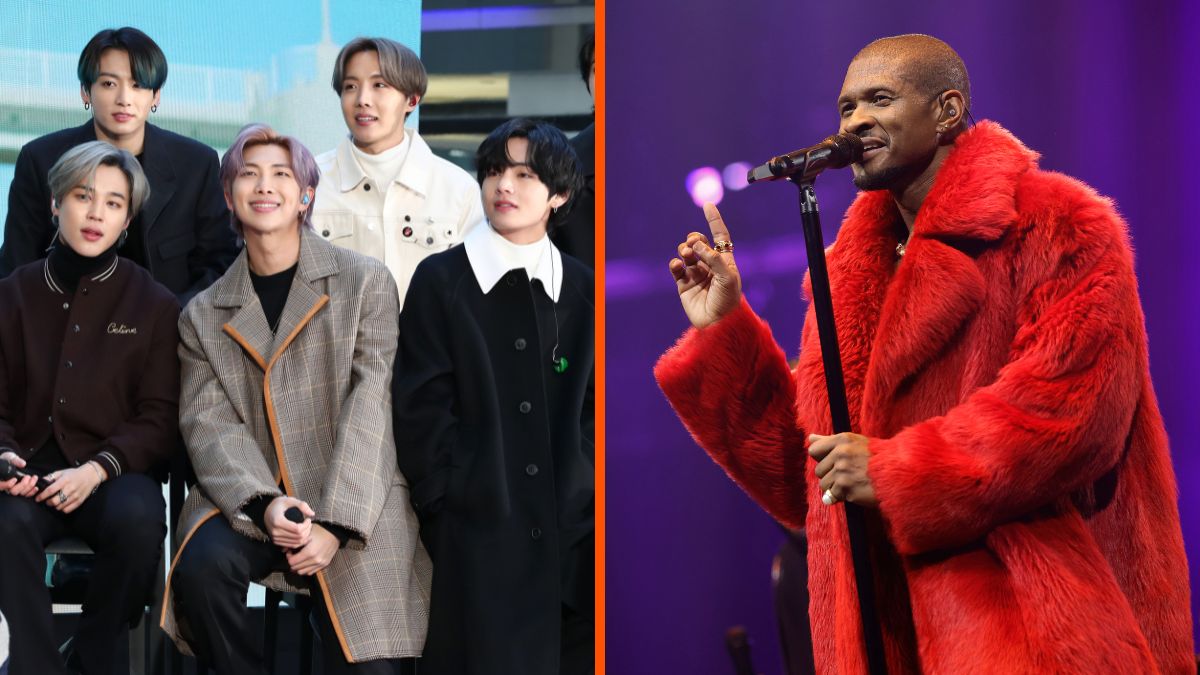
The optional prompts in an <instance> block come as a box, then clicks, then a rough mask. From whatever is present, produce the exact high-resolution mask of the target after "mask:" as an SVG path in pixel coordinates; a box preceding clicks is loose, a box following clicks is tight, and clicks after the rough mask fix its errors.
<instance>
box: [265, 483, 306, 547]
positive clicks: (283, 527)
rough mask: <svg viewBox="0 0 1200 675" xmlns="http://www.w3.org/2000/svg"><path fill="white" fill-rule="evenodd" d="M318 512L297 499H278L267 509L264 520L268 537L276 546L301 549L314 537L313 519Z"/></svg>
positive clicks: (283, 497) (282, 497)
mask: <svg viewBox="0 0 1200 675" xmlns="http://www.w3.org/2000/svg"><path fill="white" fill-rule="evenodd" d="M315 515H316V512H315V511H313V510H312V507H310V506H309V505H308V504H306V503H305V502H303V501H302V500H299V499H296V498H295V497H289V496H287V495H283V496H280V497H276V498H275V499H273V500H272V501H271V504H270V506H268V507H267V512H266V514H265V517H264V518H263V520H264V522H265V524H266V526H267V535H268V536H269V537H271V542H272V543H274V544H275V545H276V546H279V547H281V548H285V549H293V548H301V547H303V546H305V545H306V544H308V542H309V540H310V539H311V537H312V517H313V516H315Z"/></svg>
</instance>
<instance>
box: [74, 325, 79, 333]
mask: <svg viewBox="0 0 1200 675" xmlns="http://www.w3.org/2000/svg"><path fill="white" fill-rule="evenodd" d="M75 332H76V333H78V332H79V324H75Z"/></svg>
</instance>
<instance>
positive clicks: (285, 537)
mask: <svg viewBox="0 0 1200 675" xmlns="http://www.w3.org/2000/svg"><path fill="white" fill-rule="evenodd" d="M292 507H296V508H298V509H300V513H302V514H304V522H300V523H293V522H292V521H290V520H288V519H287V515H285V514H286V513H287V510H288V509H290V508H292ZM315 515H317V514H316V512H315V511H313V510H312V507H311V506H309V505H308V504H307V503H305V502H304V501H302V500H300V499H296V498H295V497H289V496H287V495H283V496H280V497H276V498H275V499H273V500H271V504H270V505H269V506H267V511H266V513H265V514H264V518H263V520H264V524H265V525H266V527H267V536H269V537H270V538H271V542H272V543H273V544H275V545H276V546H278V547H280V548H282V549H283V553H284V555H285V556H286V557H287V563H288V567H289V568H291V570H292V571H293V572H295V573H296V574H299V575H302V576H312V575H314V574H316V573H317V572H319V571H321V570H323V569H325V568H326V567H328V566H329V563H330V562H332V561H333V556H334V555H335V554H336V553H337V552H338V545H339V542H338V538H337V537H335V536H333V534H332V533H331V532H330V531H329V530H326V529H325V528H324V527H321V524H320V523H314V522H313V521H312V518H313V516H315Z"/></svg>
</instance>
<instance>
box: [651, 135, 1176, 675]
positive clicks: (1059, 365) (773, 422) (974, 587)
mask: <svg viewBox="0 0 1200 675" xmlns="http://www.w3.org/2000/svg"><path fill="white" fill-rule="evenodd" d="M899 222H900V221H899V214H898V212H897V210H896V207H895V205H894V203H893V201H892V198H891V195H890V194H889V193H887V192H886V191H878V192H864V193H862V194H860V195H859V196H858V198H857V200H856V201H855V202H854V204H853V205H852V206H851V207H850V209H849V210H848V212H847V214H846V219H845V222H844V224H843V225H842V228H841V232H840V233H839V235H838V239H837V242H836V244H835V245H834V246H833V247H831V248H830V250H829V252H828V266H829V276H830V279H831V284H832V288H833V294H834V307H835V315H836V319H837V329H838V336H839V339H840V342H841V350H842V358H843V361H844V364H845V371H846V386H847V391H848V395H849V402H850V411H851V418H852V422H853V428H854V430H855V431H856V432H859V433H862V434H864V435H866V436H868V437H870V445H869V447H870V451H871V453H872V456H871V459H870V465H869V469H868V474H869V476H870V479H871V482H872V483H873V485H874V486H875V490H876V494H877V496H878V498H879V510H878V511H875V510H869V511H868V519H869V524H870V525H872V535H871V539H872V548H873V556H874V560H875V569H876V578H877V585H878V590H877V595H878V598H879V603H880V614H881V618H882V621H883V632H884V641H885V643H886V650H887V656H888V662H889V665H890V672H892V673H915V672H927V673H1143V672H1162V673H1183V672H1195V670H1194V669H1195V662H1194V661H1193V655H1192V626H1191V616H1190V609H1189V597H1188V574H1187V562H1186V559H1185V557H1184V550H1183V540H1182V534H1181V532H1180V525H1179V513H1178V509H1177V507H1176V487H1175V479H1174V475H1173V473H1172V469H1171V461H1170V457H1169V455H1168V448H1167V437H1166V433H1165V431H1164V429H1163V424H1162V420H1161V418H1160V416H1159V412H1158V406H1157V404H1156V402H1155V396H1154V391H1153V388H1152V387H1151V383H1150V376H1149V368H1148V362H1147V355H1146V334H1145V329H1144V327H1143V323H1144V322H1143V318H1142V312H1141V308H1140V304H1139V301H1138V296H1137V282H1136V280H1135V279H1134V275H1133V256H1132V253H1131V251H1130V246H1129V242H1128V236H1127V233H1126V229H1125V225H1124V223H1123V222H1122V221H1121V219H1120V217H1119V216H1117V214H1116V213H1115V211H1114V209H1113V207H1112V204H1111V203H1110V202H1108V201H1107V200H1105V199H1103V198H1101V197H1099V196H1097V195H1096V194H1095V193H1094V192H1093V191H1092V190H1091V189H1089V188H1088V187H1087V186H1085V185H1083V184H1081V183H1079V182H1078V181H1075V180H1073V179H1071V178H1068V177H1065V176H1062V175H1060V174H1055V173H1050V172H1046V171H1041V170H1039V169H1038V168H1037V165H1036V155H1035V154H1034V153H1033V152H1031V151H1030V150H1028V149H1027V148H1025V147H1024V146H1023V145H1022V144H1021V143H1020V142H1019V141H1018V140H1017V139H1015V138H1014V137H1013V136H1012V135H1010V134H1009V133H1008V132H1007V131H1006V130H1004V129H1003V128H1001V127H1000V126H999V125H997V124H994V123H989V122H984V123H981V124H979V125H978V126H977V127H976V128H975V129H973V130H971V131H969V132H967V133H965V134H964V135H963V136H961V137H960V139H959V140H958V142H957V145H956V147H955V149H954V150H953V151H952V152H951V153H950V155H949V157H948V158H947V159H946V162H945V163H944V164H943V166H942V169H941V171H940V172H939V173H938V176H937V179H936V182H935V183H934V186H933V188H932V190H931V191H930V193H929V195H928V197H927V198H926V199H925V202H924V205H923V206H922V207H921V210H920V212H919V213H918V214H917V219H916V222H915V223H914V227H913V233H912V236H911V238H910V240H909V244H908V251H907V253H906V255H905V257H904V259H903V262H902V263H901V264H900V265H899V266H896V265H895V264H894V263H895V260H896V258H895V246H896V232H897V227H898V225H897V223H899ZM901 227H902V226H901ZM806 286H807V284H806ZM815 328H816V327H815V318H814V316H813V313H812V308H811V307H810V308H809V312H808V316H807V318H806V322H805V328H804V333H803V337H802V339H801V350H800V361H799V364H798V366H797V368H796V369H795V370H794V371H789V369H788V366H787V363H786V360H785V358H784V354H783V352H782V351H781V350H780V348H779V347H778V345H777V344H776V343H775V341H774V338H773V337H772V336H771V332H770V329H769V328H768V327H767V325H766V324H765V323H763V322H762V320H760V319H759V318H758V317H757V316H756V315H755V314H754V313H753V311H752V310H751V309H750V308H749V306H748V305H746V304H745V303H743V304H742V306H741V307H740V308H739V309H737V310H736V311H735V312H734V313H732V314H730V315H729V316H727V317H725V318H724V319H722V320H721V321H720V322H718V323H717V324H714V325H713V326H710V327H709V328H706V329H703V330H695V329H692V330H690V331H689V332H688V333H687V334H686V335H684V337H683V338H682V339H681V340H680V341H679V343H678V344H677V345H676V346H675V347H674V348H672V349H671V350H670V351H668V352H667V353H666V354H665V355H664V356H663V357H662V359H661V360H660V361H659V363H658V366H657V367H656V371H655V374H656V376H657V378H658V381H659V385H660V386H661V387H662V389H663V391H664V392H665V393H666V395H667V397H668V398H669V399H670V401H671V404H672V405H673V406H674V407H675V410H676V411H677V412H678V414H679V416H680V417H681V418H682V420H683V422H684V424H685V425H686V426H687V428H688V430H689V431H691V433H692V435H693V436H694V437H695V438H696V441H697V442H698V443H699V444H700V445H701V446H703V447H704V448H705V449H706V450H707V451H708V453H709V454H710V455H711V456H712V457H713V459H714V460H716V462H717V463H718V464H720V465H721V466H722V467H723V468H724V469H725V470H726V471H727V472H728V473H729V475H730V477H731V478H732V479H733V480H734V481H736V482H737V483H738V485H740V486H741V487H742V488H743V489H745V490H746V491H747V492H748V493H749V494H750V495H751V496H752V497H753V498H754V499H755V500H757V501H758V502H759V503H760V504H761V505H762V506H763V507H764V508H766V509H767V510H768V511H769V512H770V513H771V514H772V515H773V516H775V517H776V518H778V519H779V520H780V521H782V522H783V523H785V524H787V525H789V526H793V527H800V526H806V527H807V529H808V538H809V567H810V576H809V592H810V595H811V610H810V612H811V619H812V626H813V631H814V634H815V636H814V637H815V639H814V645H815V650H816V663H817V670H818V672H820V673H859V672H864V671H865V666H864V662H865V656H864V653H863V651H862V648H861V647H860V644H861V636H860V634H861V627H860V626H859V618H858V609H857V604H856V602H857V601H856V599H855V598H856V596H855V588H854V576H853V572H852V567H851V562H850V553H849V545H848V541H847V537H846V532H845V520H844V510H843V509H842V508H840V507H837V506H835V507H826V506H824V505H823V504H822V503H821V500H820V496H821V495H820V492H819V490H818V489H817V488H816V485H817V480H816V477H815V475H814V473H813V471H814V469H815V466H816V464H815V462H813V460H811V459H810V458H809V457H808V455H807V453H806V452H805V441H804V439H805V436H806V434H808V433H810V432H812V433H819V434H828V433H831V431H832V429H831V422H830V418H829V411H828V402H827V396H826V394H825V385H824V372H823V369H822V365H821V357H820V346H819V344H818V339H817V335H816V330H815Z"/></svg>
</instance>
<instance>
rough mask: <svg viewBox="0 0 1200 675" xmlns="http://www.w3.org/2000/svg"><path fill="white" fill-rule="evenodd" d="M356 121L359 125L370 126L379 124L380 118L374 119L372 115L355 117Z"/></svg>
mask: <svg viewBox="0 0 1200 675" xmlns="http://www.w3.org/2000/svg"><path fill="white" fill-rule="evenodd" d="M354 121H355V122H357V123H359V124H370V123H372V122H378V121H379V118H378V117H372V116H371V115H355V116H354Z"/></svg>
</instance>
